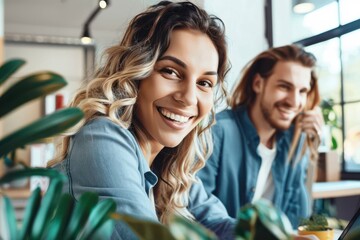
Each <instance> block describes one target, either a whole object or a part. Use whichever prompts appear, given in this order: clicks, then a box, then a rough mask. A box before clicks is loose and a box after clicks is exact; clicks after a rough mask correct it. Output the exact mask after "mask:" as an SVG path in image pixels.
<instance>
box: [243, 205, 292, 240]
mask: <svg viewBox="0 0 360 240" xmlns="http://www.w3.org/2000/svg"><path fill="white" fill-rule="evenodd" d="M238 219H239V221H238V225H237V227H236V236H237V237H238V238H239V239H245V240H246V239H254V240H257V239H258V240H260V239H268V240H277V239H292V236H291V232H292V228H291V224H290V222H289V220H288V219H287V217H286V216H285V215H284V214H283V213H281V212H280V211H278V210H276V209H275V208H274V207H273V206H272V204H271V203H270V202H269V201H266V200H260V201H257V202H255V203H254V204H247V205H245V206H244V207H242V208H241V210H240V213H239V217H238Z"/></svg>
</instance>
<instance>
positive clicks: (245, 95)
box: [198, 45, 323, 227]
mask: <svg viewBox="0 0 360 240" xmlns="http://www.w3.org/2000/svg"><path fill="white" fill-rule="evenodd" d="M315 63H316V59H315V57H314V56H313V55H312V54H310V53H308V52H306V51H304V49H302V48H301V47H299V46H296V45H287V46H283V47H278V48H272V49H269V50H267V51H264V52H262V53H260V54H259V55H258V56H256V57H255V58H254V59H253V60H252V61H251V62H250V63H249V64H248V65H247V66H246V67H245V69H244V72H243V75H242V78H241V79H240V81H239V83H238V84H237V85H236V86H235V88H234V89H235V90H234V92H233V94H232V96H231V100H230V107H231V109H228V110H225V111H223V112H220V113H219V114H217V116H216V121H217V123H216V124H215V126H214V127H213V129H212V130H213V138H214V151H213V154H212V156H211V157H210V159H209V160H208V161H207V163H206V166H205V168H204V169H203V170H201V171H200V172H199V174H198V175H199V177H200V178H201V180H202V181H203V183H204V185H205V187H206V189H207V190H208V191H209V192H211V193H213V194H215V195H216V196H217V197H218V198H220V200H221V201H222V202H223V203H224V204H225V206H226V208H227V210H228V212H229V214H230V216H232V217H236V216H237V213H238V212H239V209H240V208H241V207H242V206H243V205H245V204H247V203H250V202H254V201H256V200H258V199H260V198H265V199H269V200H270V201H272V202H273V204H274V205H275V207H277V208H278V209H280V210H281V211H283V212H284V213H285V214H286V215H287V217H288V218H289V220H290V222H291V223H292V225H293V227H297V225H298V221H299V218H301V217H307V216H309V214H310V207H309V206H310V205H309V204H310V199H311V197H310V195H309V194H311V193H310V192H309V191H308V190H307V188H306V180H307V169H308V164H309V162H310V161H315V160H316V159H317V147H318V144H319V134H320V129H321V126H322V124H323V123H322V122H323V120H322V116H321V113H320V111H319V109H318V108H317V107H316V106H317V105H318V103H319V101H320V99H319V92H318V83H317V77H316V76H315V73H314V67H315Z"/></svg>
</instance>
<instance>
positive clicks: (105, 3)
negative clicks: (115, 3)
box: [99, 0, 108, 9]
mask: <svg viewBox="0 0 360 240" xmlns="http://www.w3.org/2000/svg"><path fill="white" fill-rule="evenodd" d="M107 6H108V1H107V0H100V1H99V7H100V8H102V9H104V8H106V7H107Z"/></svg>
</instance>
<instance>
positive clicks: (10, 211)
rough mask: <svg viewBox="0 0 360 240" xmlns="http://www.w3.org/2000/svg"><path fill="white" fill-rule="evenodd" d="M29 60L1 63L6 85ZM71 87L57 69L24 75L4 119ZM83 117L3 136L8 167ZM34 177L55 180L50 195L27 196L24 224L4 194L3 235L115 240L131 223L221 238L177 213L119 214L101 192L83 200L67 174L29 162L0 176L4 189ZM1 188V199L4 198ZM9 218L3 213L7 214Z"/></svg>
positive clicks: (171, 233)
mask: <svg viewBox="0 0 360 240" xmlns="http://www.w3.org/2000/svg"><path fill="white" fill-rule="evenodd" d="M24 64H25V61H23V60H21V59H14V60H10V61H8V62H6V63H5V64H3V65H2V66H1V67H0V86H1V84H2V83H4V82H5V81H6V80H7V79H9V77H10V76H11V75H12V74H13V73H15V72H16V71H17V70H18V69H19V68H20V67H21V66H22V65H24ZM65 85H66V81H65V80H64V79H63V77H62V76H60V75H58V74H56V73H53V72H38V73H35V74H32V75H29V76H26V77H24V78H23V79H20V80H19V81H18V82H17V83H15V84H14V85H12V86H10V87H9V89H6V90H5V92H4V94H2V95H1V96H0V118H1V117H3V116H5V115H6V114H7V113H9V112H11V111H13V110H14V109H16V108H17V107H19V106H21V105H22V104H24V103H26V102H28V101H31V100H33V99H35V98H38V97H44V96H45V95H47V94H49V93H51V92H54V91H56V90H58V89H60V88H62V87H64V86H65ZM82 117H83V113H82V111H81V110H80V109H78V108H65V109H63V110H60V111H57V112H55V113H53V114H50V115H48V116H45V117H43V118H41V119H39V120H37V121H36V122H34V123H31V124H29V125H28V126H25V127H23V128H21V129H20V130H17V131H16V132H14V133H11V134H9V135H8V136H6V137H4V138H2V139H1V140H0V159H4V164H5V165H7V166H8V168H10V169H11V168H15V167H16V166H18V165H19V164H20V163H19V162H16V160H15V159H14V156H15V154H14V151H15V150H16V149H17V148H19V147H22V146H24V145H26V144H28V143H31V142H34V141H37V140H40V139H43V138H47V137H50V136H53V135H55V134H58V133H61V132H63V131H65V130H66V129H68V128H70V127H72V126H74V125H75V124H76V123H77V122H79V121H80V120H81V119H82ZM32 176H44V177H48V178H49V179H50V183H49V187H48V189H47V191H46V193H45V195H44V196H42V193H41V190H40V188H36V189H35V190H34V191H32V193H31V196H30V198H29V199H28V200H27V206H26V208H25V211H24V217H23V220H22V221H21V223H20V224H19V223H17V222H16V218H15V211H14V207H13V205H12V203H11V200H10V198H8V197H7V196H5V195H3V196H2V201H3V204H2V205H1V201H0V208H2V209H1V211H0V219H1V217H3V218H4V219H5V224H4V225H5V226H4V225H2V226H0V239H2V238H3V239H90V238H91V239H109V238H110V235H111V233H112V231H113V225H114V223H115V221H117V220H121V221H124V222H126V223H127V224H128V225H129V226H130V227H131V228H132V229H133V231H134V232H135V233H136V234H137V235H138V236H139V238H140V239H148V240H152V239H154V240H158V239H169V240H172V239H174V240H175V239H189V240H190V239H191V240H193V239H194V240H196V239H203V240H212V239H216V237H215V235H214V234H213V233H211V232H209V231H208V230H207V229H205V228H204V227H202V226H200V225H199V224H196V223H190V222H188V221H187V220H185V219H183V218H180V217H173V219H172V220H171V223H170V224H169V227H165V226H163V225H161V224H159V223H153V222H148V221H143V220H139V219H135V218H132V217H130V216H126V215H122V214H118V213H115V209H116V205H115V202H114V201H113V200H111V199H106V200H103V201H99V199H98V195H97V194H95V193H84V194H83V195H82V196H81V197H80V198H79V200H78V201H77V203H76V204H75V200H74V199H73V198H72V197H71V196H70V195H69V194H62V193H61V189H62V186H63V183H64V181H66V178H65V177H64V176H63V175H61V174H60V173H59V172H57V171H55V170H53V169H46V168H32V167H28V166H24V168H22V169H20V170H11V171H8V172H7V173H6V174H5V175H4V176H0V187H1V186H3V185H4V184H8V183H10V182H12V181H16V180H19V179H23V178H29V177H32ZM1 195H2V194H1V188H0V200H1ZM2 214H3V215H4V216H1V215H2Z"/></svg>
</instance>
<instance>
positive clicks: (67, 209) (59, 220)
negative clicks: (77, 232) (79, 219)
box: [46, 193, 74, 240]
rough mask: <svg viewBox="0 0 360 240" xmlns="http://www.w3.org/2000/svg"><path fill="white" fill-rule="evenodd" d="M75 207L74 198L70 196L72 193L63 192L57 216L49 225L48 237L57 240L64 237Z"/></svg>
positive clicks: (50, 239)
mask: <svg viewBox="0 0 360 240" xmlns="http://www.w3.org/2000/svg"><path fill="white" fill-rule="evenodd" d="M73 207H74V199H73V198H72V197H71V196H70V194H67V193H65V194H63V195H62V196H61V199H60V203H59V206H58V208H57V209H56V213H55V216H54V218H53V219H52V220H51V223H50V225H49V228H48V234H47V236H46V239H48V240H57V239H62V238H63V235H62V234H63V233H64V231H65V228H66V226H67V223H68V222H69V220H70V217H71V213H72V210H73Z"/></svg>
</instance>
